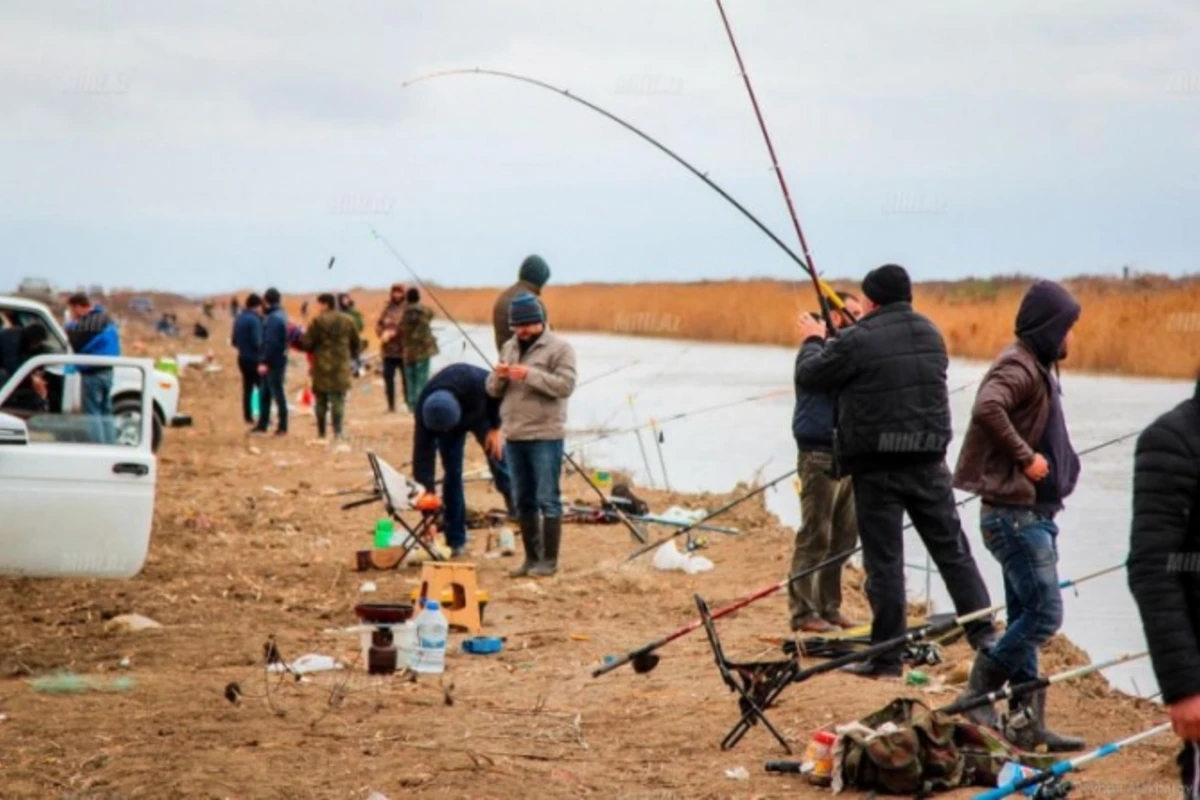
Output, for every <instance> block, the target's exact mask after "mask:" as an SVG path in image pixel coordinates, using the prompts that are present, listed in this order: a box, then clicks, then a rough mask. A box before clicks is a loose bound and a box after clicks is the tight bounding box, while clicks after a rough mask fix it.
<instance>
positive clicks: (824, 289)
mask: <svg viewBox="0 0 1200 800" xmlns="http://www.w3.org/2000/svg"><path fill="white" fill-rule="evenodd" d="M457 75H487V76H491V77H496V78H507V79H509V80H514V81H519V82H521V83H526V84H529V85H530V86H536V87H538V88H539V89H545V90H546V91H549V92H553V93H555V94H557V95H560V96H562V97H565V98H567V99H568V100H571V101H573V102H576V103H579V104H580V105H582V106H584V107H586V108H589V109H591V110H592V111H595V112H596V113H597V114H600V115H602V116H604V117H605V118H607V119H609V120H611V121H613V122H615V123H617V124H618V125H620V126H621V127H622V128H624V129H625V130H627V131H629V132H630V133H632V134H634V135H635V136H638V137H639V138H641V139H642V140H643V141H645V142H647V143H649V144H651V145H653V146H654V147H656V148H657V149H658V150H660V151H661V152H662V153H664V154H666V155H667V156H669V157H670V158H671V159H672V160H674V161H675V162H676V163H677V164H679V165H680V166H682V167H683V168H684V169H686V170H687V171H688V172H690V173H692V174H693V175H695V176H696V177H697V178H699V179H700V180H702V181H704V183H705V185H707V186H708V187H709V188H710V189H712V190H713V191H714V192H716V193H717V194H719V195H721V197H722V198H723V199H724V200H725V201H726V202H727V203H729V204H730V205H732V206H733V207H734V208H736V209H737V210H738V211H739V212H741V214H742V216H744V217H745V218H746V219H748V220H750V222H752V223H753V224H754V226H755V227H756V228H758V229H759V230H760V231H762V233H763V234H765V235H766V236H767V238H769V239H770V240H771V241H772V242H774V243H775V245H776V246H777V247H779V249H781V250H783V252H784V253H786V254H787V256H788V258H790V259H791V260H792V261H794V262H796V264H797V265H799V267H800V268H801V269H803V270H804V271H805V272H806V273H808V275H809V276H810V277H811V278H812V280H813V281H815V282H816V285H817V287H818V291H819V292H820V293H821V295H822V296H824V297H825V298H827V299H828V301H829V302H830V303H832V304H833V305H834V307H835V308H837V309H839V310H840V309H842V308H843V307H844V306H843V305H842V300H841V298H840V297H838V294H837V292H835V291H834V290H833V289H832V288H831V287H830V286H829V285H828V284H827V283H825V281H824V280H822V279H821V278H820V276H818V275H817V273H816V271H815V270H813V268H812V267H811V266H810V265H809V263H808V262H807V261H806V260H805V259H803V258H801V257H800V256H798V255H796V253H795V251H794V250H792V248H790V247H788V246H787V245H786V244H784V242H783V240H782V239H780V238H779V237H778V236H776V235H775V233H774V232H773V231H772V230H771V229H770V228H768V227H767V226H766V225H765V224H764V223H763V222H762V220H760V219H759V218H758V217H756V216H754V214H753V213H751V212H750V210H749V209H747V208H746V207H745V206H744V205H742V204H741V203H739V202H738V201H737V200H736V199H735V198H734V197H733V195H731V194H729V192H727V191H725V190H724V189H722V188H721V187H720V186H719V185H718V184H717V183H716V182H715V181H713V180H712V179H711V178H709V177H708V173H705V172H701V171H700V170H699V169H697V168H696V167H694V166H692V164H691V163H689V162H688V161H687V160H685V159H684V158H683V156H681V155H679V154H678V153H676V152H675V151H674V150H672V149H671V148H669V147H667V146H666V145H665V144H663V143H662V142H660V141H659V140H658V139H655V138H654V137H653V136H651V135H650V134H648V133H646V132H645V131H643V130H641V129H640V128H638V127H636V126H634V125H633V124H632V123H630V122H627V121H625V120H623V119H621V118H620V117H618V116H617V115H616V114H614V113H612V112H611V111H608V110H606V109H603V108H601V107H600V106H598V105H596V104H595V103H593V102H591V101H590V100H585V99H584V98H582V97H580V96H579V95H577V94H572V93H571V92H570V91H569V90H568V89H562V88H559V87H557V86H554V85H552V84H549V83H546V82H545V81H540V80H538V79H537V78H531V77H529V76H528V75H520V74H518V73H515V72H505V71H503V70H497V69H483V68H481V67H476V68H474V69H447V70H440V71H437V72H429V73H426V74H424V75H418V76H417V77H415V78H411V79H410V80H407V81H404V82H403V83H401V84H400V86H401V88H405V89H406V88H408V87H409V86H412V85H414V84H417V83H421V82H424V81H431V80H436V79H438V78H448V77H452V76H457ZM822 307H824V305H823V306H822Z"/></svg>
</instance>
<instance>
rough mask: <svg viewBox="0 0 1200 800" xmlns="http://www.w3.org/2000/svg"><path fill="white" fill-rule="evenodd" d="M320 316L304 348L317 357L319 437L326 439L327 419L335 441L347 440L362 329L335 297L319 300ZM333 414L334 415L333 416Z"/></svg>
mask: <svg viewBox="0 0 1200 800" xmlns="http://www.w3.org/2000/svg"><path fill="white" fill-rule="evenodd" d="M317 304H318V305H319V306H320V307H321V313H319V314H318V315H317V317H316V319H314V320H313V321H312V323H311V324H310V325H309V326H308V328H307V330H305V331H304V336H303V337H302V338H301V347H303V349H304V350H305V351H307V352H309V353H312V356H313V366H312V387H313V394H314V395H316V413H317V437H318V438H321V439H324V438H325V424H326V418H327V417H329V416H332V418H333V435H334V438H335V439H339V440H340V439H343V438H345V436H344V434H343V427H342V426H343V420H344V418H345V415H346V392H348V391H350V367H351V363H352V362H353V361H354V359H355V358H357V357H358V353H359V350H360V349H361V347H362V343H361V340H360V339H359V338H358V328H357V327H356V326H355V324H354V320H353V319H352V318H351V317H350V315H349V314H345V313H342V312H341V311H338V310H337V300H336V298H334V296H333V295H332V294H323V295H321V296H320V297H318V298H317ZM331 412H332V414H331Z"/></svg>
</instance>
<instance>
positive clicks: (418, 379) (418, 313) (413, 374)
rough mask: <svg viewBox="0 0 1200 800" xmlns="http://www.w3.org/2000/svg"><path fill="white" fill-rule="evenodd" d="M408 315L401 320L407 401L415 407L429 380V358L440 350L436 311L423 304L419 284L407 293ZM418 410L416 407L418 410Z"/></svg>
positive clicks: (409, 407) (411, 409) (412, 408)
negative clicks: (435, 319) (433, 322)
mask: <svg viewBox="0 0 1200 800" xmlns="http://www.w3.org/2000/svg"><path fill="white" fill-rule="evenodd" d="M404 299H405V303H406V305H405V308H404V318H403V320H402V321H401V324H400V328H401V334H400V336H401V338H402V339H403V340H404V391H405V405H407V406H408V410H409V411H414V409H415V408H416V406H417V398H418V397H420V396H421V392H422V391H424V390H425V384H427V383H429V361H430V359H432V358H433V357H434V356H436V355H437V354H438V352H439V351H438V343H437V337H435V336H434V335H433V327H432V325H431V324H430V323H431V322H432V320H433V312H432V311H431V310H429V308H428V307H427V306H423V305H421V292H420V291H419V290H418V289H417V287H415V286H414V287H413V288H411V289H409V290H408V294H406V295H405V297H404ZM414 413H415V411H414Z"/></svg>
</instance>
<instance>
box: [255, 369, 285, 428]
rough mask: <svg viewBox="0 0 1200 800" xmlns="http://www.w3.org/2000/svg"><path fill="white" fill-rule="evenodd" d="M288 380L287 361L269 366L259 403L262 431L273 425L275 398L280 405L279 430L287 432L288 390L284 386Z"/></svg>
mask: <svg viewBox="0 0 1200 800" xmlns="http://www.w3.org/2000/svg"><path fill="white" fill-rule="evenodd" d="M286 380H287V362H284V363H283V364H280V365H278V366H269V367H267V375H266V377H265V378H263V382H262V388H261V389H260V390H259V405H260V406H262V410H261V413H260V414H259V417H258V429H259V430H260V431H265V430H267V429H268V428H270V427H271V401H272V400H274V401H275V404H276V405H277V406H279V430H281V431H283V432H285V433H286V432H287V428H288V405H287V390H286V389H285V388H284V384H285V382H286Z"/></svg>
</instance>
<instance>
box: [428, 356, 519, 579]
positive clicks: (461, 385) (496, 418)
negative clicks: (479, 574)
mask: <svg viewBox="0 0 1200 800" xmlns="http://www.w3.org/2000/svg"><path fill="white" fill-rule="evenodd" d="M487 377H488V372H487V370H485V369H482V368H481V367H476V366H474V365H471V364H451V365H450V366H448V367H446V368H444V369H442V370H441V371H439V372H438V374H437V375H434V376H433V379H432V380H431V381H429V384H428V385H427V386H426V387H425V390H424V391H423V392H422V393H421V395H420V397H418V398H417V400H416V402H415V403H414V405H413V408H414V411H413V416H414V417H415V421H416V427H415V429H414V432H413V453H412V469H413V479H414V480H415V481H416V482H417V483H419V484H421V486H423V487H425V488H426V489H427V490H428V491H431V492H432V491H434V490H435V487H436V485H437V480H436V466H437V456H438V455H439V454H440V455H441V458H442V475H443V481H442V505H443V508H444V514H445V534H446V544H447V545H449V546H450V548H451V550H452V551H453V554H454V557H455V558H457V557H459V556H461V555H462V554H463V553H464V552H465V551H466V546H467V504H466V498H465V494H464V490H463V459H464V457H465V455H466V441H467V434H471V435H472V436H474V437H475V440H476V441H477V442H479V446H480V447H482V448H483V452H484V454H485V455H486V456H487V462H488V469H489V470H490V471H491V473H492V481H493V483H494V484H495V487H496V491H498V492H499V493H500V494H501V495H503V497H504V507H505V508H506V509H508V512H509V514H510V516H511V514H512V513H513V511H512V485H511V483H510V481H509V474H508V466H507V463H506V462H505V460H504V435H503V434H502V433H501V432H500V401H499V400H497V399H496V398H494V397H491V396H490V395H489V394H488V393H487Z"/></svg>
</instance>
